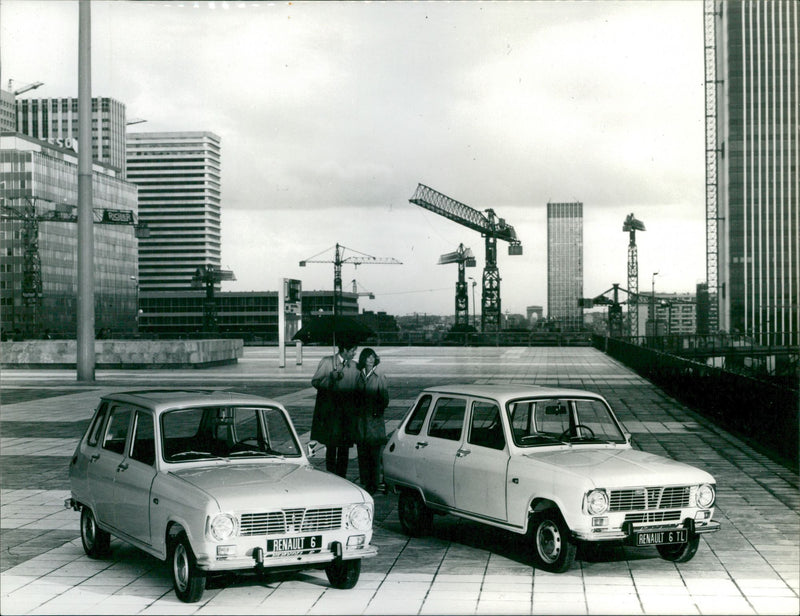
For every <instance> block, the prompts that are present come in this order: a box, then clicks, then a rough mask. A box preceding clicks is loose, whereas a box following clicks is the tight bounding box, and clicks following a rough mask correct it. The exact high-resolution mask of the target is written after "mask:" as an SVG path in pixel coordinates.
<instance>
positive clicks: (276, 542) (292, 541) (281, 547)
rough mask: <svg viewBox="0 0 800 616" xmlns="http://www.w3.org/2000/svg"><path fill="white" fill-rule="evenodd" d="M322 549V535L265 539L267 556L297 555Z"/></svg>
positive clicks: (313, 552)
mask: <svg viewBox="0 0 800 616" xmlns="http://www.w3.org/2000/svg"><path fill="white" fill-rule="evenodd" d="M321 551H322V535H311V536H308V537H285V538H283V539H267V556H297V555H299V554H317V553H318V552H321Z"/></svg>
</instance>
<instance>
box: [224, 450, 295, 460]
mask: <svg viewBox="0 0 800 616" xmlns="http://www.w3.org/2000/svg"><path fill="white" fill-rule="evenodd" d="M235 456H255V457H258V458H281V459H283V455H281V454H279V453H268V452H266V451H257V450H255V449H244V450H242V451H233V452H231V453H229V454H228V457H229V458H233V457H235Z"/></svg>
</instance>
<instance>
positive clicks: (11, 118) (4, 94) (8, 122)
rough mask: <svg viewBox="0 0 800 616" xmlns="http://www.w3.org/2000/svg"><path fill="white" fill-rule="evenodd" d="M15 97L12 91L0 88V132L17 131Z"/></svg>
mask: <svg viewBox="0 0 800 616" xmlns="http://www.w3.org/2000/svg"><path fill="white" fill-rule="evenodd" d="M15 102H16V99H15V97H14V93H13V92H8V91H6V90H2V89H0V133H15V132H17V111H16V106H15Z"/></svg>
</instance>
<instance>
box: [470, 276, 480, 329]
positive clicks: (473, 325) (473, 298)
mask: <svg viewBox="0 0 800 616" xmlns="http://www.w3.org/2000/svg"><path fill="white" fill-rule="evenodd" d="M468 280H471V281H472V327H473V328H474V327H475V313H476V312H478V307H477V306H476V305H475V287H476V286H478V283H477V282H475V279H474V278H473V277H472V276H468Z"/></svg>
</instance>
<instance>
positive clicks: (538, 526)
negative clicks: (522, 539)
mask: <svg viewBox="0 0 800 616" xmlns="http://www.w3.org/2000/svg"><path fill="white" fill-rule="evenodd" d="M533 546H534V550H533V556H534V559H535V561H536V567H537V568H539V569H542V570H544V571H550V572H551V573H564V571H566V570H567V569H569V568H570V567H571V566H572V563H573V562H574V561H575V554H576V552H577V551H578V546H577V545H576V544H575V542H573V541H572V539H571V538H570V535H569V528H568V527H567V524H566V522H564V519H563V518H562V517H561V514H560V513H559V512H558V510H556V509H550V510H547V511H544V512H542V513H541V514H539V515H538V516H536V517H535V518H534V523H533Z"/></svg>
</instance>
